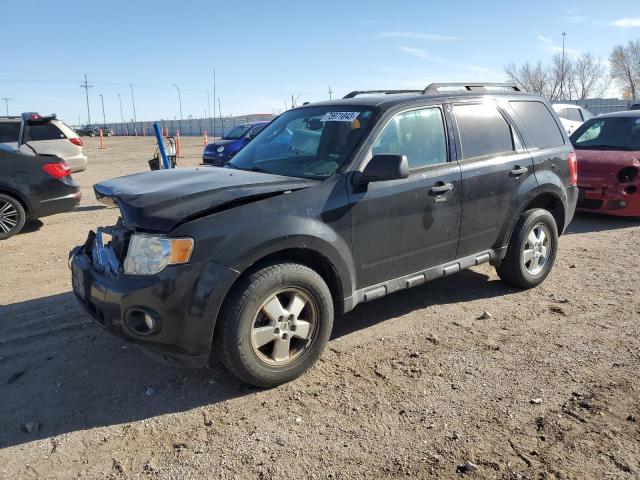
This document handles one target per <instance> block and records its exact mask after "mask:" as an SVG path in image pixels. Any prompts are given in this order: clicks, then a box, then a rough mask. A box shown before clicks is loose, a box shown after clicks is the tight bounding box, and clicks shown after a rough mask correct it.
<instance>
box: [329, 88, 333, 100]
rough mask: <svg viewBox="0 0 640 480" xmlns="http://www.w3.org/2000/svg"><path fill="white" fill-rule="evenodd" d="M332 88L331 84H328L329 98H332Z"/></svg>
mask: <svg viewBox="0 0 640 480" xmlns="http://www.w3.org/2000/svg"><path fill="white" fill-rule="evenodd" d="M332 95H333V90H331V85H329V100H333V97H332Z"/></svg>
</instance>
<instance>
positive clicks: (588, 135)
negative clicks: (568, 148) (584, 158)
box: [571, 117, 640, 150]
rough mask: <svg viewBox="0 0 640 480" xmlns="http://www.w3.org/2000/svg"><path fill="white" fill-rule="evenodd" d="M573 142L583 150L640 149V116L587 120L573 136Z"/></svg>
mask: <svg viewBox="0 0 640 480" xmlns="http://www.w3.org/2000/svg"><path fill="white" fill-rule="evenodd" d="M571 143H573V145H574V147H575V148H580V149H583V150H585V149H592V150H640V117H636V118H634V117H609V118H594V119H591V120H587V121H586V122H585V123H583V124H582V126H581V127H580V128H579V129H578V130H576V131H575V133H574V134H573V135H572V136H571Z"/></svg>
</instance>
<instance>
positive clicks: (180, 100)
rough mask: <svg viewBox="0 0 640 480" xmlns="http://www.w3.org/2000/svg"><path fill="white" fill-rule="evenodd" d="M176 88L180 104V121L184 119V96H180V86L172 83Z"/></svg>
mask: <svg viewBox="0 0 640 480" xmlns="http://www.w3.org/2000/svg"><path fill="white" fill-rule="evenodd" d="M171 85H173V86H174V87H176V90H177V91H178V104H179V105H180V121H182V97H181V96H180V88H179V87H178V85H176V84H175V83H172V84H171Z"/></svg>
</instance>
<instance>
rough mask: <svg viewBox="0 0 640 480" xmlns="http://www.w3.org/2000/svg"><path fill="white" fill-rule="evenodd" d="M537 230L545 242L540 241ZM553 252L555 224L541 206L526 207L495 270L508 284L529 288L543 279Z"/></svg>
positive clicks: (555, 246)
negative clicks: (529, 208) (530, 208)
mask: <svg viewBox="0 0 640 480" xmlns="http://www.w3.org/2000/svg"><path fill="white" fill-rule="evenodd" d="M540 232H542V234H543V236H544V239H545V241H541V240H540V239H541V238H542V236H541V235H540ZM557 252H558V227H557V225H556V221H555V219H554V218H553V215H551V213H549V211H547V210H544V209H542V208H536V209H533V210H527V211H526V212H524V213H523V214H522V216H521V217H520V218H519V219H518V223H517V224H516V226H515V228H514V230H513V233H512V234H511V240H510V242H509V247H508V248H507V254H506V256H505V258H504V259H502V261H501V262H500V265H498V266H497V267H496V271H497V272H498V276H499V277H500V279H501V280H502V281H503V282H505V283H507V284H509V285H511V286H514V287H517V288H523V289H527V288H533V287H536V286H538V285H540V284H541V283H542V282H543V281H544V279H545V278H547V275H549V273H550V272H551V269H552V268H553V263H554V262H555V259H556V253H557ZM527 259H530V260H527Z"/></svg>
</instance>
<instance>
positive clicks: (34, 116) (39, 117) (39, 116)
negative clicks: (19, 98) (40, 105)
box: [31, 113, 42, 120]
mask: <svg viewBox="0 0 640 480" xmlns="http://www.w3.org/2000/svg"><path fill="white" fill-rule="evenodd" d="M41 118H42V116H41V115H38V114H37V113H34V114H32V115H31V120H40V119H41Z"/></svg>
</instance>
